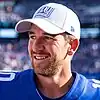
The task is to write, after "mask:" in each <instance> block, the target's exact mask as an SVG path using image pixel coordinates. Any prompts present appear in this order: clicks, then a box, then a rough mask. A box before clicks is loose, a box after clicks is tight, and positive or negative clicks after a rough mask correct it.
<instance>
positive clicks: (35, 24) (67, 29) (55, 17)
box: [0, 3, 100, 100]
mask: <svg viewBox="0 0 100 100" xmlns="http://www.w3.org/2000/svg"><path fill="white" fill-rule="evenodd" d="M15 29H16V31H17V32H20V33H21V32H28V34H29V44H28V51H29V56H30V60H31V63H32V67H33V69H29V70H26V71H23V72H16V73H1V75H2V76H1V77H0V100H100V81H97V80H94V79H86V78H85V77H84V76H82V75H80V74H78V73H76V72H71V59H72V57H73V55H74V53H75V52H76V50H77V48H78V46H79V39H80V22H79V19H78V17H77V15H76V14H75V13H74V12H73V11H72V10H70V9H69V8H67V7H65V6H64V5H62V4H57V3H48V4H45V5H43V6H41V7H40V8H39V9H38V10H37V11H36V12H35V14H34V15H33V18H32V19H25V20H21V21H19V22H18V23H17V25H16V27H15ZM80 67H81V66H80Z"/></svg>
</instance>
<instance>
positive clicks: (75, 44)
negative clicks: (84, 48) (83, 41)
mask: <svg viewBox="0 0 100 100" xmlns="http://www.w3.org/2000/svg"><path fill="white" fill-rule="evenodd" d="M70 45H71V48H70V49H72V50H73V51H76V50H77V48H78V46H79V40H78V39H74V40H72V41H70Z"/></svg>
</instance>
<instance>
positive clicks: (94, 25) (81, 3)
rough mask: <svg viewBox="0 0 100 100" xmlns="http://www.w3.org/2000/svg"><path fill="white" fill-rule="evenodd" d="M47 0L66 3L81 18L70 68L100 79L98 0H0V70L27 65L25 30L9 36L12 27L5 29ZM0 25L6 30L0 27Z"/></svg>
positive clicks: (21, 68) (99, 9)
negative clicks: (77, 43) (77, 40)
mask: <svg viewBox="0 0 100 100" xmlns="http://www.w3.org/2000/svg"><path fill="white" fill-rule="evenodd" d="M48 2H58V3H62V4H64V5H67V6H68V7H69V8H71V9H73V10H74V11H75V12H76V13H77V15H78V16H79V19H80V21H81V27H82V32H81V39H80V46H79V49H78V51H77V53H75V56H74V58H73V60H72V70H73V71H77V72H79V73H82V74H84V75H86V76H87V77H94V78H98V79H100V56H99V54H100V1H99V0H95V1H94V0H0V70H25V69H27V68H31V64H30V60H29V56H28V52H27V42H28V38H27V33H26V34H25V33H24V35H23V34H18V35H15V36H14V35H13V37H11V36H12V35H10V34H14V31H12V32H11V31H9V32H8V30H7V29H14V26H15V24H16V23H17V22H18V21H19V20H21V19H24V18H31V17H32V14H33V13H34V11H35V10H36V9H37V8H38V7H39V6H41V5H42V4H45V3H48ZM2 29H3V30H7V31H5V32H4V31H1V30H2ZM1 32H2V35H1ZM3 32H4V34H3ZM6 32H7V33H8V34H9V35H7V34H5V33H6ZM4 35H6V36H4ZM8 36H9V37H8Z"/></svg>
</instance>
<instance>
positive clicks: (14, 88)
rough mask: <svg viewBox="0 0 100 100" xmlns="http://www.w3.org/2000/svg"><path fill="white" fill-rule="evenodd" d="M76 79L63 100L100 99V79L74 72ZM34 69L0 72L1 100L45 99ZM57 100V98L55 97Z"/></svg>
mask: <svg viewBox="0 0 100 100" xmlns="http://www.w3.org/2000/svg"><path fill="white" fill-rule="evenodd" d="M73 76H74V77H75V81H74V83H73V85H72V87H71V89H70V90H69V92H68V93H66V95H64V97H63V98H62V99H61V100H100V81H98V80H95V79H86V78H85V77H84V76H83V75H80V74H78V73H76V72H75V73H73ZM34 77H35V74H34V71H33V69H29V70H26V71H22V72H1V73H0V100H44V99H43V98H42V97H41V96H40V94H39V92H38V91H37V88H36V84H35V80H34ZM53 100H55V99H53Z"/></svg>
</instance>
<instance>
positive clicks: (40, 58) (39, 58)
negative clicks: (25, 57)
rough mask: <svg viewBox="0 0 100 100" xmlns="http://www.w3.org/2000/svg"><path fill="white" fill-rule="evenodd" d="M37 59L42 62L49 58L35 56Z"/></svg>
mask: <svg viewBox="0 0 100 100" xmlns="http://www.w3.org/2000/svg"><path fill="white" fill-rule="evenodd" d="M35 58H36V59H38V60H42V59H45V58H47V56H45V57H39V56H35Z"/></svg>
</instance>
